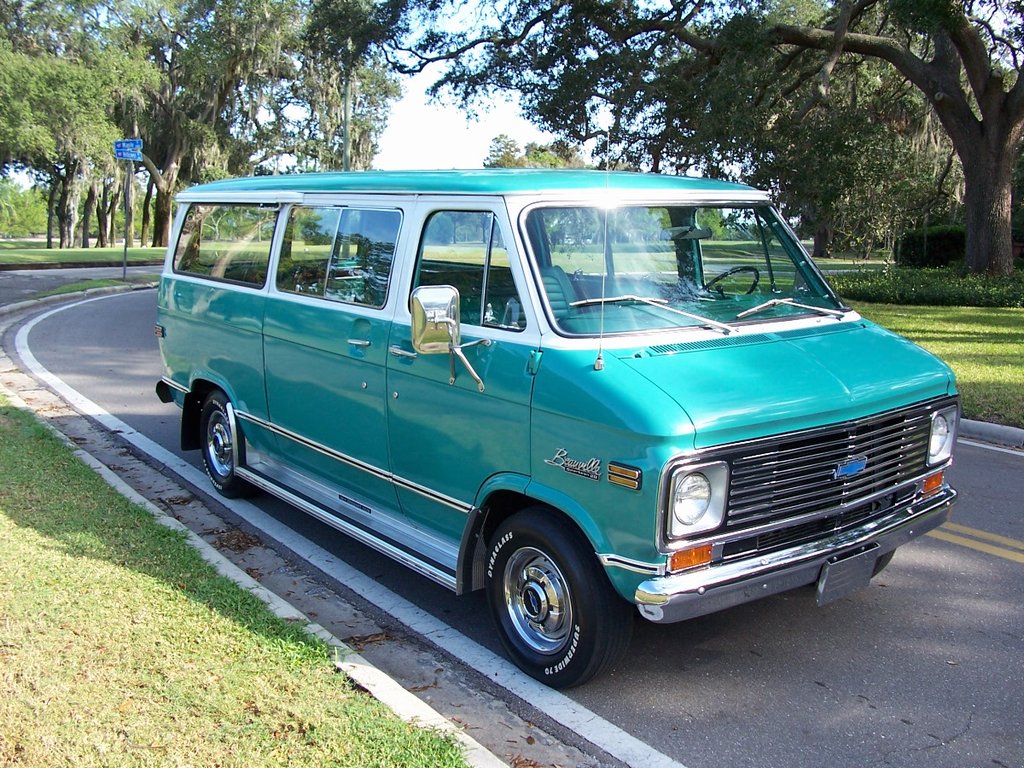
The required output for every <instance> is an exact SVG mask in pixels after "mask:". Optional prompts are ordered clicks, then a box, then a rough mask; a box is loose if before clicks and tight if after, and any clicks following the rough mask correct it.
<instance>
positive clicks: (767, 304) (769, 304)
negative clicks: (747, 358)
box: [736, 299, 846, 320]
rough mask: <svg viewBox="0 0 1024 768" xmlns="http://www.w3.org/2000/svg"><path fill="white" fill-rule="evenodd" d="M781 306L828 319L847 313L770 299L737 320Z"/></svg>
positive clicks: (791, 301)
mask: <svg viewBox="0 0 1024 768" xmlns="http://www.w3.org/2000/svg"><path fill="white" fill-rule="evenodd" d="M780 305H785V306H787V307H796V308H797V309H807V310H810V311H811V312H817V313H818V314H820V315H827V316H828V317H845V316H846V313H845V312H841V311H840V310H838V309H826V308H825V307H815V306H814V305H812V304H801V303H800V302H798V301H796V300H794V299H769V300H768V301H766V302H765V303H764V304H758V305H757V306H756V307H751V308H750V309H745V310H744V311H742V312H740V313H739V314H738V315H736V319H737V320H740V319H742V318H744V317H750V316H751V315H756V314H758V313H759V312H764V311H765V310H766V309H771V308H772V307H778V306H780Z"/></svg>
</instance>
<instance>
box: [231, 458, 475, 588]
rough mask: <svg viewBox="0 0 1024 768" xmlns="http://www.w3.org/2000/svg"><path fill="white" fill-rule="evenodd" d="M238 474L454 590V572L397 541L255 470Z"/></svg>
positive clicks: (241, 469) (241, 471) (238, 472)
mask: <svg viewBox="0 0 1024 768" xmlns="http://www.w3.org/2000/svg"><path fill="white" fill-rule="evenodd" d="M235 474H237V475H238V476H239V477H241V478H243V479H244V480H246V481H248V482H250V483H252V484H253V485H255V486H256V487H257V488H260V489H262V490H264V491H266V492H267V493H270V494H272V495H274V496H277V497H278V498H279V499H281V500H282V501H285V502H287V503H288V504H291V505H292V506H294V507H296V508H297V509H300V510H302V511H303V512H305V513H306V514H307V515H310V516H312V517H315V518H316V519H317V520H319V521H320V522H322V523H325V524H327V525H329V526H331V527H332V528H336V529H337V530H339V531H341V532H342V533H344V534H346V535H347V536H351V537H352V538H353V539H356V540H357V541H359V542H360V543H362V544H365V545H366V546H368V547H370V548H371V549H375V550H376V551H378V552H380V553H381V554H383V555H387V556H388V557H390V558H391V559H392V560H395V561H397V562H399V563H401V564H402V565H404V566H406V567H407V568H410V569H411V570H413V571H415V572H416V573H418V574H420V575H421V576H426V577H427V578H428V579H430V580H431V581H435V582H437V583H438V584H440V585H441V586H443V587H447V588H448V589H450V590H452V591H455V587H456V583H455V576H454V575H453V574H450V573H448V572H446V571H444V570H442V569H440V568H437V567H435V566H433V565H431V564H430V563H426V562H424V561H423V560H420V559H419V558H417V557H416V556H415V555H413V554H412V553H410V552H406V551H405V550H403V549H400V548H398V547H396V546H395V545H394V544H391V543H390V542H388V541H384V540H383V539H380V538H378V537H376V536H374V535H373V534H372V533H370V532H368V531H366V530H364V529H363V528H361V527H359V526H357V525H352V524H351V523H349V522H347V521H345V520H343V519H342V518H339V517H337V516H336V515H332V514H330V513H328V512H326V511H325V510H323V509H322V508H320V507H319V506H317V505H316V504H314V503H312V502H311V501H309V500H307V499H305V498H303V497H302V496H299V495H297V494H294V493H292V492H291V491H289V490H287V489H285V488H283V487H281V486H279V485H277V483H274V482H272V481H271V480H268V479H267V478H265V477H263V476H262V475H260V474H257V473H256V472H252V471H251V470H248V469H246V468H244V467H239V468H238V469H236V470H235Z"/></svg>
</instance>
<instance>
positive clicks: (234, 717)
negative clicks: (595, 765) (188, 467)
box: [0, 397, 464, 768]
mask: <svg viewBox="0 0 1024 768" xmlns="http://www.w3.org/2000/svg"><path fill="white" fill-rule="evenodd" d="M0 475H2V482H0V552H2V553H3V556H2V557H0V693H2V695H0V765H19V766H29V767H31V768H35V767H37V766H38V767H39V768H42V767H43V766H53V765H74V766H86V767H88V766H105V767H106V766H113V767H118V766H149V765H152V766H164V765H173V766H222V767H223V768H227V767H229V766H239V767H241V766H247V767H248V766H281V765H289V766H324V765H331V766H353V767H355V766H358V767H360V768H362V767H363V766H406V765H415V766H461V765H464V761H463V759H462V757H461V755H460V753H459V749H458V746H457V745H456V744H455V743H454V742H453V741H451V740H450V739H448V738H446V737H442V736H440V735H438V734H436V733H434V732H430V731H425V730H420V729H416V728H413V727H411V726H408V725H406V724H404V723H403V722H401V721H400V720H398V718H396V717H395V716H394V715H393V714H392V713H391V712H390V711H388V710H387V709H386V708H384V707H383V706H382V705H381V704H379V703H378V702H377V701H376V700H374V699H372V698H371V697H369V696H367V695H366V694H364V693H362V692H360V691H358V690H356V689H355V688H353V686H352V685H351V684H350V683H349V682H348V679H347V678H346V677H344V676H342V675H341V674H340V673H337V672H335V670H334V667H333V665H332V659H331V658H330V657H329V651H328V649H327V647H326V646H325V645H323V644H322V643H320V642H319V641H317V640H314V639H311V638H310V637H309V636H307V635H306V634H305V633H304V632H302V631H301V629H300V628H298V627H295V626H292V625H290V624H288V623H287V622H284V621H282V620H280V619H278V618H276V617H275V616H273V615H272V614H270V613H269V612H268V611H267V610H266V609H265V608H264V606H263V604H262V603H261V602H259V601H258V600H257V599H256V598H255V597H253V596H252V595H250V594H249V593H248V592H246V591H244V590H242V589H240V588H239V587H237V586H236V585H235V584H234V583H233V582H231V581H229V580H227V579H225V578H223V577H220V576H218V575H217V574H216V573H215V572H214V571H213V569H212V568H211V567H210V566H209V565H208V564H207V563H205V562H204V561H203V560H202V559H201V558H200V557H199V555H198V554H197V553H196V552H195V551H194V550H193V549H192V548H191V547H190V546H188V544H187V543H186V541H185V539H184V538H183V537H182V536H181V535H180V534H179V533H176V532H173V531H170V530H168V529H166V528H164V527H163V526H161V525H158V524H157V523H156V522H155V521H154V520H153V519H152V518H151V517H150V516H149V515H148V513H146V512H145V511H144V510H142V509H140V508H138V507H136V506H134V505H132V504H130V503H129V502H128V501H126V500H125V499H124V498H122V497H121V496H120V495H119V494H117V493H115V492H114V491H113V490H111V489H110V488H109V487H108V486H107V485H106V484H105V483H104V482H103V481H102V480H101V479H100V478H98V477H97V476H96V475H95V474H93V473H92V472H91V471H90V470H89V469H88V468H87V467H85V466H84V465H83V464H81V463H80V462H79V461H78V460H77V459H75V458H74V456H73V455H72V454H71V453H70V451H69V450H68V449H67V448H66V447H65V446H64V445H62V444H61V443H60V442H58V441H57V440H56V439H55V438H53V437H52V436H51V435H50V434H49V433H48V432H46V431H45V430H44V429H42V428H41V427H40V426H39V425H38V424H37V423H36V422H35V421H34V419H33V418H32V417H31V416H30V415H29V414H26V413H24V412H22V411H19V410H17V409H14V408H12V407H10V406H9V404H8V403H7V402H6V401H5V400H3V398H2V397H0Z"/></svg>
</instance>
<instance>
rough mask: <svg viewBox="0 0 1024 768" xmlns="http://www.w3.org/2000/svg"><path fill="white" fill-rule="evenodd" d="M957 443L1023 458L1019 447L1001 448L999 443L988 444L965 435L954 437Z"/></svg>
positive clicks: (1023, 455) (1023, 454)
mask: <svg viewBox="0 0 1024 768" xmlns="http://www.w3.org/2000/svg"><path fill="white" fill-rule="evenodd" d="M956 441H957V442H958V443H963V444H964V445H969V446H971V448H984V449H986V450H989V451H995V452H996V453H1006V454H1009V455H1010V456H1016V457H1017V458H1018V459H1024V453H1021V452H1020V450H1019V449H1017V450H1015V449H1013V448H1003V447H1002V446H1000V445H989V444H988V443H979V442H978V441H977V440H968V439H967V438H966V437H958V438H957V439H956Z"/></svg>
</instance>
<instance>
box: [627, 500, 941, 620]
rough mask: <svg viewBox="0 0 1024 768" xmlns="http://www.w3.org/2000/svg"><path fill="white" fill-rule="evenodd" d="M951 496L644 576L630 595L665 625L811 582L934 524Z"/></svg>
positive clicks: (642, 609)
mask: <svg viewBox="0 0 1024 768" xmlns="http://www.w3.org/2000/svg"><path fill="white" fill-rule="evenodd" d="M955 500H956V491H954V490H953V489H952V488H950V487H948V486H946V487H944V488H943V489H942V490H940V491H939V492H937V493H936V494H934V495H932V496H928V497H927V498H925V499H921V500H919V501H916V502H914V503H911V504H909V505H907V506H903V507H899V508H897V509H895V510H893V511H891V512H889V513H887V514H885V515H883V516H882V517H879V518H876V519H874V520H871V521H870V522H867V523H864V524H863V525H859V526H857V527H855V528H851V529H849V530H846V531H842V532H840V533H836V534H834V535H832V536H828V537H826V538H823V539H817V540H815V541H813V542H809V543H807V544H801V545H799V546H796V547H790V548H788V549H784V550H781V551H778V552H772V553H770V554H766V555H756V556H754V557H750V558H746V559H743V560H737V561H735V562H730V563H723V564H721V565H711V566H708V567H706V568H700V569H697V570H693V571H687V572H684V573H678V574H674V575H670V576H658V577H655V578H652V579H648V580H647V581H645V582H643V583H642V584H640V586H639V587H637V589H636V595H635V598H634V599H635V602H636V604H637V608H638V609H639V610H640V615H641V616H643V617H644V618H645V619H648V620H649V621H653V622H657V623H664V624H668V623H671V622H674V621H683V620H685V619H692V618H694V617H696V616H703V615H705V614H708V613H714V612H715V611H720V610H723V609H725V608H731V607H732V606H734V605H740V604H742V603H747V602H750V601H752V600H757V599H759V598H762V597H767V596H768V595H775V594H778V593H780V592H786V591H788V590H790V589H796V588H797V587H803V586H806V585H808V584H814V583H816V582H817V581H818V580H819V578H821V574H822V569H823V568H824V567H825V566H826V565H831V564H834V563H836V562H841V561H843V560H844V559H846V558H848V557H853V556H855V555H859V554H863V553H866V552H872V553H873V554H874V555H875V556H876V557H880V556H882V555H884V554H886V553H887V552H891V551H892V550H894V549H896V548H897V547H899V546H901V545H903V544H906V543H907V542H908V541H910V540H911V539H916V538H917V537H918V536H921V535H923V534H925V533H927V532H928V531H930V530H932V529H934V528H938V527H939V526H940V525H942V524H943V523H944V522H945V521H946V520H947V518H948V517H949V512H950V509H951V508H952V506H953V502H954V501H955Z"/></svg>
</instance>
